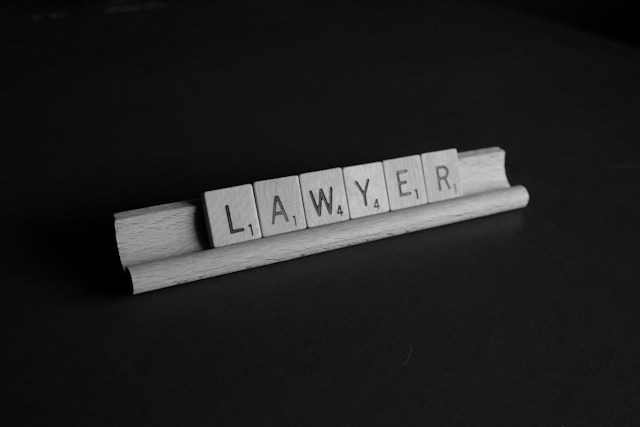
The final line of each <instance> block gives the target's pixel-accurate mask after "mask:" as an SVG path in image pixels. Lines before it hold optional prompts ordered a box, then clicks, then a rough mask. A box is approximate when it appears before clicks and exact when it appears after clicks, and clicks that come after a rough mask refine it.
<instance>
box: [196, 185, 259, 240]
mask: <svg viewBox="0 0 640 427" xmlns="http://www.w3.org/2000/svg"><path fill="white" fill-rule="evenodd" d="M202 199H203V203H202V204H203V205H204V211H205V218H206V222H207V231H208V232H209V240H210V242H211V246H213V247H216V248H219V247H221V246H226V245H231V244H234V243H240V242H244V241H246V240H253V239H259V238H260V237H262V234H261V232H260V223H259V221H258V212H257V210H256V202H255V199H254V197H253V188H252V187H251V184H245V185H239V186H237V187H229V188H222V189H220V190H212V191H207V192H205V193H204V194H203V195H202Z"/></svg>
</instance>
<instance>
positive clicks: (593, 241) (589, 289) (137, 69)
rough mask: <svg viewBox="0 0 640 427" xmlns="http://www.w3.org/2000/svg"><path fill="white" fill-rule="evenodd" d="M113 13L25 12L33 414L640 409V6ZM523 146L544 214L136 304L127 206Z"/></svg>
mask: <svg viewBox="0 0 640 427" xmlns="http://www.w3.org/2000/svg"><path fill="white" fill-rule="evenodd" d="M95 4H97V3H92V4H91V7H88V8H84V9H83V8H80V9H79V10H80V11H79V12H78V9H73V13H71V12H69V13H68V14H67V15H63V16H57V15H55V16H53V17H51V16H48V15H46V14H45V15H38V17H37V19H36V18H34V15H33V12H32V11H27V12H24V10H22V11H20V12H19V13H18V12H15V11H12V12H11V13H7V14H6V15H5V18H6V19H5V20H4V22H5V27H4V32H3V33H4V34H3V42H2V45H1V49H2V50H1V55H2V56H1V57H2V69H1V70H0V76H1V80H0V83H1V86H0V96H1V99H2V103H1V105H0V108H1V109H2V110H1V111H0V123H1V125H2V130H1V133H0V144H1V145H0V147H1V152H0V162H1V169H0V174H1V175H0V178H1V181H0V186H1V190H2V191H1V194H2V196H3V198H4V203H3V207H2V214H1V216H0V218H1V219H2V221H1V224H2V225H1V228H0V231H1V232H2V242H3V243H2V245H1V246H0V247H1V248H2V253H1V255H2V279H1V280H0V283H1V286H0V292H1V299H0V300H1V303H0V304H1V305H0V325H1V326H0V328H1V329H0V332H1V335H0V337H1V338H2V351H1V353H0V354H1V356H0V362H1V365H0V366H1V368H0V369H1V371H0V375H1V382H0V384H1V386H2V389H3V393H2V406H3V410H2V418H3V420H6V421H5V423H6V424H15V425H26V424H45V425H50V424H61V423H64V424H72V425H162V424H166V425H194V424H195V425H201V424H202V425H211V424H214V423H219V424H248V423H251V424H258V425H280V424H282V425H309V424H310V425H428V424H445V425H468V424H473V425H476V424H487V423H490V424H499V425H500V424H501V425H513V424H518V425H589V424H592V425H618V424H623V425H625V424H626V425H634V424H637V421H638V420H640V413H639V408H640V390H639V388H640V383H639V379H640V378H639V375H638V360H639V359H638V356H639V354H638V348H640V343H639V342H638V341H640V340H639V336H638V332H639V328H638V304H639V303H640V299H639V298H638V291H637V287H638V285H639V284H640V280H639V274H638V273H639V268H638V263H637V261H638V246H639V245H638V239H639V238H640V233H639V229H638V215H639V213H640V207H639V205H638V201H637V196H638V195H639V194H640V191H639V190H640V188H639V186H640V181H639V179H638V178H639V176H638V174H639V171H640V168H639V165H640V163H639V159H638V157H639V152H640V151H639V150H638V148H637V145H638V139H639V137H640V121H639V119H640V114H639V113H640V79H638V77H639V76H640V52H639V51H638V48H637V47H636V45H637V38H636V36H635V34H632V33H628V34H626V35H625V34H621V33H617V34H616V33H614V32H612V31H611V29H612V28H616V26H617V24H616V23H618V24H620V23H621V25H622V24H624V23H625V22H628V18H627V17H625V16H624V13H622V14H615V13H613V12H612V11H613V10H614V9H613V8H612V9H607V11H608V14H602V17H603V18H602V19H603V20H602V21H600V22H599V24H601V27H602V28H604V31H602V30H601V29H600V30H598V29H597V28H593V26H590V25H591V24H588V23H587V24H585V22H587V21H588V19H587V21H585V19H586V18H585V17H587V18H588V17H589V16H596V15H594V14H593V13H592V12H591V9H589V8H586V9H584V11H583V12H582V13H580V12H579V11H578V12H576V14H574V15H571V14H570V13H569V15H571V16H574V17H577V18H579V19H578V20H577V21H578V22H577V23H576V21H575V20H574V21H573V22H572V21H571V20H570V19H569V20H567V19H564V21H568V22H562V21H563V19H562V18H563V16H565V17H566V15H567V13H568V12H567V11H570V9H562V13H560V14H558V13H555V12H554V13H555V15H554V13H547V12H549V11H548V9H547V10H546V11H545V9H544V8H538V9H536V10H532V8H531V7H530V6H531V4H526V2H523V5H522V7H513V6H512V5H505V4H504V3H503V2H486V3H473V2H429V3H376V4H369V3H357V4H350V5H348V6H347V5H343V4H338V5H326V4H320V3H318V4H305V5H304V6H301V5H300V4H297V3H296V4H284V3H266V2H248V3H240V4H237V3H218V4H208V3H199V2H187V3H183V4H176V3H166V4H164V6H163V7H162V8H160V9H159V10H153V11H140V12H137V13H112V14H106V13H100V8H98V7H96V6H95ZM547 4H548V3H547ZM569 5H570V6H571V5H572V3H569ZM38 10H40V9H38ZM552 12H553V11H552ZM38 13H40V12H38ZM47 13H48V12H47ZM552 15H553V16H552ZM616 17H618V19H617V20H616V19H614V18H616ZM607 29H609V30H607ZM587 30H592V31H594V33H591V32H588V31H587ZM495 145H497V146H500V147H502V148H504V149H505V150H506V152H507V171H508V176H509V178H510V181H511V182H512V183H513V184H523V185H525V186H526V187H527V189H528V190H529V192H530V194H531V203H530V205H529V206H528V207H527V208H526V209H524V210H521V211H516V212H510V213H506V214H501V215H496V216H493V217H488V218H482V219H478V220H473V221H469V222H466V223H460V224H455V225H451V226H446V227H442V228H439V229H433V230H427V231H424V232H419V233H413V234H410V235H405V236H401V237H395V238H391V239H386V240H383V241H378V242H372V243H369V244H365V245H360V246H356V247H352V248H347V249H342V250H339V251H334V252H329V253H324V254H320V255H316V256H312V257H308V258H303V259H299V260H295V261H291V262H286V263H281V264H277V265H272V266H267V267H262V268H258V269H253V270H249V271H245V272H241V273H236V274H232V275H228V276H223V277H219V278H215V279H211V280H205V281H201V282H197V283H193V284H189V285H184V286H178V287H175V288H171V289H167V290H162V291H158V292H153V293H149V294H145V295H141V296H136V297H132V296H129V295H128V294H127V288H126V286H125V282H124V280H123V278H122V275H121V273H120V270H119V264H118V258H117V252H116V249H115V241H114V235H113V222H112V221H113V220H112V214H113V213H115V212H119V211H123V210H128V209H134V208H139V207H145V206H151V205H156V204H160V203H167V202H172V201H178V200H184V199H188V198H192V197H197V196H198V195H199V194H200V193H201V192H202V191H203V190H208V189H214V188H222V187H227V186H233V185H238V184H242V183H248V182H253V181H255V180H260V179H268V178H273V177H279V176H286V175H292V174H297V173H302V172H307V171H313V170H319V169H325V168H329V167H335V166H348V165H352V164H360V163H366V162H371V161H376V160H383V159H387V158H393V157H399V156H404V155H409V154H416V153H422V152H425V151H434V150H438V149H444V148H450V147H456V148H458V150H460V151H465V150H469V149H476V148H483V147H489V146H495Z"/></svg>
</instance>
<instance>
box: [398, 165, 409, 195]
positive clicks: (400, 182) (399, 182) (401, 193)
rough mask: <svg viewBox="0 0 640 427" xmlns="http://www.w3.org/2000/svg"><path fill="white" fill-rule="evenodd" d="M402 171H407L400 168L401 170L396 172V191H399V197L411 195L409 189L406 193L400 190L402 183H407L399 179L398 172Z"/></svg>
mask: <svg viewBox="0 0 640 427" xmlns="http://www.w3.org/2000/svg"><path fill="white" fill-rule="evenodd" d="M402 173H407V170H406V169H402V170H400V171H397V172H396V178H397V179H398V191H399V192H400V197H403V196H410V195H411V191H409V192H406V193H403V192H402V184H406V183H407V181H402V180H401V179H400V174H402Z"/></svg>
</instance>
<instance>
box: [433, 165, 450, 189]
mask: <svg viewBox="0 0 640 427" xmlns="http://www.w3.org/2000/svg"><path fill="white" fill-rule="evenodd" d="M441 170H443V171H444V175H440V171H441ZM436 176H437V177H438V190H440V191H442V185H441V184H440V181H444V182H445V183H446V184H447V188H448V189H449V190H451V185H449V180H448V179H447V178H448V177H449V168H448V167H446V166H436Z"/></svg>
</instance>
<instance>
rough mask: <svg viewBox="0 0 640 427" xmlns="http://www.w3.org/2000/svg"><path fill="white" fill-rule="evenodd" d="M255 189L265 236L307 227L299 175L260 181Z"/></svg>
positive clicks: (255, 184) (261, 226)
mask: <svg viewBox="0 0 640 427" xmlns="http://www.w3.org/2000/svg"><path fill="white" fill-rule="evenodd" d="M253 189H254V192H255V195H256V204H257V205H258V216H259V217H260V229H261V230H262V235H263V236H264V237H268V236H274V235H276V234H281V233H287V232H289V231H296V230H302V229H305V228H307V221H306V219H305V215H304V206H303V205H302V194H301V193H300V181H299V180H298V177H297V176H288V177H285V178H276V179H269V180H265V181H258V182H255V183H254V184H253Z"/></svg>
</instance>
